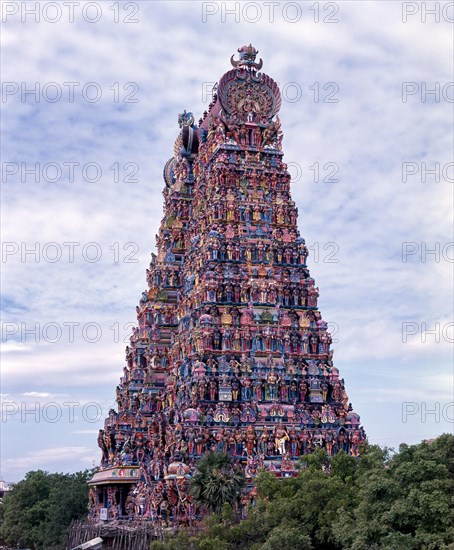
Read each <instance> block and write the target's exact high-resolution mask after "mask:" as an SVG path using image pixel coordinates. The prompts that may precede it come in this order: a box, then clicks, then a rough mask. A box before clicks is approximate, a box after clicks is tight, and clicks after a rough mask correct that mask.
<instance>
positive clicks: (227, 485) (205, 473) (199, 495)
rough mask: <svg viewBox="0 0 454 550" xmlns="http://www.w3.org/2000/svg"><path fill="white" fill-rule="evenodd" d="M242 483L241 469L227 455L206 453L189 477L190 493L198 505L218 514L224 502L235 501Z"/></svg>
mask: <svg viewBox="0 0 454 550" xmlns="http://www.w3.org/2000/svg"><path fill="white" fill-rule="evenodd" d="M244 483H245V476H244V473H243V471H242V470H241V469H240V468H236V467H235V466H234V464H233V463H232V460H231V458H230V457H229V455H227V454H226V453H218V452H216V453H207V454H206V455H205V456H204V457H203V458H202V459H201V460H200V462H199V463H198V465H197V470H196V472H195V474H194V475H193V477H192V479H191V493H192V495H193V496H194V500H195V502H196V503H197V504H198V505H199V506H202V507H203V508H205V509H206V510H208V511H210V512H214V513H215V514H220V512H221V510H222V507H223V505H224V504H225V503H228V504H231V505H233V504H234V503H235V502H237V500H238V499H239V497H240V494H241V489H242V488H243V486H244Z"/></svg>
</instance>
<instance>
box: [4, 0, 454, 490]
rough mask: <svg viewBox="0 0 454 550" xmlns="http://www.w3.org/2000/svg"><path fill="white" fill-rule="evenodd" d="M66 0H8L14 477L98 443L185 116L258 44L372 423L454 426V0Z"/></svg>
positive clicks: (348, 365)
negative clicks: (278, 98)
mask: <svg viewBox="0 0 454 550" xmlns="http://www.w3.org/2000/svg"><path fill="white" fill-rule="evenodd" d="M66 4H68V5H67V6H63V5H62V4H57V3H55V2H45V1H42V2H39V3H36V5H37V6H38V9H37V11H36V12H35V13H33V12H29V11H26V9H30V10H33V9H34V6H35V2H31V3H19V2H7V1H5V2H3V4H2V19H3V23H2V50H3V57H2V69H3V70H2V80H3V83H2V97H1V101H2V104H1V108H2V113H3V117H2V138H3V140H2V239H3V243H2V280H1V283H2V379H1V393H2V402H3V403H2V422H1V424H0V427H1V432H2V434H1V435H2V445H1V449H2V456H1V462H2V470H1V472H0V478H3V479H5V480H6V481H15V480H18V479H20V478H21V477H22V476H23V475H24V474H25V473H26V472H27V471H29V470H31V469H38V468H41V469H45V470H49V471H75V470H79V469H83V468H86V467H91V466H92V465H93V464H94V463H98V461H99V457H100V453H99V450H98V449H97V445H96V433H97V430H98V429H99V428H100V427H101V426H102V422H103V417H104V415H105V414H106V413H107V411H108V409H109V408H110V407H111V406H113V404H114V395H115V386H116V384H117V383H118V380H119V377H120V375H121V372H122V368H123V364H124V347H125V344H126V342H127V338H128V335H129V332H130V328H131V326H132V324H131V323H132V322H133V321H134V317H135V306H136V304H137V303H138V299H139V297H140V294H141V292H142V291H143V290H144V289H145V287H146V284H145V269H146V267H147V266H148V262H149V258H150V252H152V251H153V250H154V238H155V234H156V232H157V229H158V225H159V223H160V219H161V216H162V195H161V191H162V187H163V180H162V169H163V166H164V164H165V162H166V161H167V160H168V158H169V157H170V156H171V155H172V151H173V143H174V140H175V137H176V135H177V133H178V126H177V114H178V113H180V112H182V111H183V109H187V110H189V111H193V112H194V114H195V116H196V120H198V118H199V116H200V115H201V114H202V113H203V111H204V110H205V109H206V108H207V106H208V103H209V101H210V95H209V90H210V89H211V86H212V85H213V84H214V83H215V82H216V81H217V80H219V78H220V77H221V76H222V74H223V73H224V72H226V71H227V70H229V67H230V63H229V58H230V56H231V55H232V54H233V53H235V52H236V51H237V48H238V47H240V46H242V45H243V44H249V43H250V42H252V44H253V45H254V46H255V47H256V48H258V49H259V52H260V53H259V57H262V58H263V61H264V67H263V71H264V72H266V73H267V74H269V75H270V76H272V77H273V78H274V79H275V80H276V81H277V82H279V84H280V86H281V89H282V91H283V96H284V101H283V105H282V109H281V122H282V126H283V130H284V152H285V160H286V162H288V164H289V169H290V172H291V173H292V177H293V184H292V193H293V198H294V199H295V201H296V202H297V205H298V208H299V227H300V230H301V233H302V235H303V236H304V237H305V238H306V242H307V243H308V245H309V247H310V258H309V260H310V264H309V265H310V269H311V274H312V275H313V276H314V277H315V278H316V281H317V284H318V286H319V287H320V301H319V305H320V308H321V311H322V314H323V317H324V318H325V319H326V320H327V321H328V322H330V326H331V329H332V332H333V338H334V340H335V341H336V344H335V346H334V349H335V355H334V358H335V362H336V365H337V367H338V368H339V370H340V371H341V375H342V376H343V377H344V378H345V380H346V386H347V391H348V393H349V396H350V399H351V401H352V403H353V405H354V408H355V410H356V411H357V412H358V413H359V414H360V415H361V418H362V422H363V424H364V426H365V429H366V431H367V433H368V436H369V439H370V441H371V442H372V443H378V444H381V445H388V446H393V447H397V446H398V445H399V444H400V443H401V442H407V443H416V442H419V441H420V440H421V439H424V438H429V437H434V436H437V435H439V434H441V433H443V432H452V428H453V424H452V419H453V416H454V411H453V407H452V403H453V400H454V398H453V351H452V350H453V347H452V342H453V339H454V336H453V325H452V313H453V312H452V303H453V292H452V291H453V289H452V275H453V257H454V248H453V246H452V242H453V240H454V239H453V220H452V203H453V180H454V169H453V164H452V147H453V133H452V132H453V130H452V128H453V126H452V123H453V97H454V88H453V83H452V81H453V80H454V78H453V65H452V59H453V57H452V53H453V52H452V44H453V41H452V39H453V30H452V25H451V23H450V22H452V19H453V17H454V14H453V9H452V2H451V3H447V2H437V3H435V2H426V3H425V4H426V9H429V8H430V7H431V6H432V4H433V6H438V8H436V10H437V13H433V14H431V13H424V12H423V4H420V3H416V2H403V3H401V2H398V1H374V2H355V1H338V2H315V3H314V2H313V1H312V0H311V1H310V2H305V1H304V2H303V1H300V2H285V1H282V2H277V1H275V2H264V3H261V2H241V3H240V2H195V1H187V2H178V1H163V2H160V1H152V2H151V1H150V2H145V1H140V2H113V1H110V0H106V1H104V0H103V1H98V2H83V1H80V2H72V3H71V2H70V3H66ZM24 6H25V7H24ZM33 170H35V172H36V173H33ZM450 243H451V244H450ZM33 250H34V251H35V253H34V254H33V253H31V252H30V251H33ZM431 251H432V252H431ZM431 411H432V412H431Z"/></svg>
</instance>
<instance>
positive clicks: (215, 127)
mask: <svg viewBox="0 0 454 550" xmlns="http://www.w3.org/2000/svg"><path fill="white" fill-rule="evenodd" d="M238 52H239V60H237V61H236V60H234V56H232V58H231V63H232V65H233V69H231V70H230V71H228V72H227V73H225V74H224V75H223V76H222V78H221V79H220V81H219V83H218V84H217V87H216V93H215V95H214V97H213V101H212V103H211V104H210V107H209V110H208V112H205V113H204V115H203V118H202V119H200V121H199V123H198V125H197V126H196V125H195V120H194V116H193V114H192V113H186V111H185V112H184V113H183V114H181V115H179V118H178V122H179V126H180V133H179V135H178V137H177V140H176V142H175V147H174V155H173V157H172V158H171V159H170V160H169V161H168V162H167V164H166V166H165V169H164V181H165V188H164V192H163V194H164V216H163V219H162V222H161V226H160V229H159V234H158V235H157V236H156V245H157V255H156V254H152V259H151V263H150V266H149V269H147V283H148V290H146V291H144V292H143V294H142V297H141V299H140V303H139V305H138V306H137V308H136V311H137V320H138V326H137V327H136V328H135V329H134V330H133V334H132V336H131V339H130V345H129V346H128V347H127V348H126V366H125V367H124V371H123V377H122V378H121V380H120V384H119V385H118V386H117V390H116V394H117V395H116V400H117V404H118V411H114V410H111V411H110V413H109V417H108V418H107V419H106V421H105V427H104V430H100V433H99V436H98V443H99V446H100V448H101V450H102V461H101V468H100V469H99V471H98V472H97V473H96V474H95V476H94V478H93V480H92V481H91V492H90V501H91V515H92V516H93V517H104V518H108V519H116V518H122V517H137V516H143V517H150V518H155V517H157V516H158V515H160V514H161V515H162V514H163V513H164V512H163V510H164V511H165V514H168V515H169V517H172V518H173V519H175V520H184V519H185V518H187V517H188V515H190V514H193V512H194V510H193V509H192V505H191V503H190V501H189V500H188V499H186V498H185V496H184V495H185V494H186V490H187V483H188V479H189V478H190V476H191V473H192V471H193V470H194V468H195V467H196V464H197V460H198V459H199V458H200V457H201V456H202V455H203V454H204V453H206V452H208V451H212V450H219V451H224V452H227V453H229V454H230V455H231V456H232V458H233V459H234V460H235V461H237V462H238V463H240V464H242V466H243V467H244V470H245V474H246V476H247V478H248V480H250V482H251V483H252V482H253V479H254V477H255V476H256V475H257V473H258V470H259V469H260V468H266V469H268V470H270V471H272V472H274V473H275V475H276V476H278V477H285V476H289V475H295V474H296V471H297V468H296V462H297V461H298V460H300V459H301V458H302V457H304V455H306V454H308V453H311V452H313V450H314V449H316V448H317V447H323V448H324V449H325V451H326V453H327V455H333V454H335V453H337V452H339V451H345V452H347V453H349V454H352V455H358V449H359V444H360V442H361V441H363V440H364V438H365V434H364V431H363V429H362V427H361V426H360V420H359V416H358V415H357V414H356V413H355V412H354V411H353V410H352V407H351V405H350V404H349V400H348V396H347V393H346V391H345V386H344V381H343V379H341V378H340V377H339V372H338V370H337V369H336V367H335V366H334V364H333V351H332V350H331V336H330V334H329V332H328V330H327V323H326V322H325V321H324V320H323V319H322V316H321V313H320V311H319V310H318V307H317V301H318V287H317V286H316V284H315V281H314V279H313V278H312V277H311V276H310V273H309V269H308V267H307V264H306V261H307V257H308V250H307V247H306V244H305V241H304V239H303V238H302V237H301V235H300V233H299V230H298V226H297V218H298V209H297V207H296V205H295V203H294V202H293V201H292V198H291V194H290V174H289V173H288V171H287V165H286V164H285V162H284V161H283V152H282V139H283V133H282V129H281V125H280V121H279V115H278V113H279V109H280V106H281V95H280V92H279V88H278V86H277V84H276V83H275V82H274V81H273V80H272V79H271V78H270V77H269V76H267V75H266V74H263V73H260V72H259V71H260V69H261V68H262V65H263V63H262V60H260V61H259V62H257V61H256V58H257V53H258V52H257V50H256V49H255V48H253V47H252V46H251V45H250V46H243V47H242V48H240V49H239V50H238Z"/></svg>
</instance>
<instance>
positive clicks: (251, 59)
mask: <svg viewBox="0 0 454 550" xmlns="http://www.w3.org/2000/svg"><path fill="white" fill-rule="evenodd" d="M238 53H239V54H240V59H239V61H235V60H234V59H233V55H232V57H231V58H230V63H231V64H232V65H233V66H234V67H237V68H242V69H249V70H251V69H255V70H257V71H260V69H261V68H262V67H263V60H262V59H260V61H259V62H258V63H256V62H255V58H256V56H257V54H258V53H259V51H258V50H256V49H255V48H254V46H253V45H252V44H249V46H243V47H241V48H238Z"/></svg>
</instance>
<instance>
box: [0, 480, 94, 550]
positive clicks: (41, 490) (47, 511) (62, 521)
mask: <svg viewBox="0 0 454 550" xmlns="http://www.w3.org/2000/svg"><path fill="white" fill-rule="evenodd" d="M91 476H92V472H91V471H88V470H87V471H85V472H78V473H76V474H57V473H54V474H49V473H48V472H44V471H42V470H37V471H34V472H28V473H27V475H26V476H25V479H23V480H22V481H20V482H19V483H16V484H14V485H13V487H12V490H11V492H10V493H9V494H8V495H7V496H6V497H5V499H4V504H3V521H2V524H1V526H0V537H1V538H2V539H4V540H5V541H6V542H7V543H8V544H11V545H15V544H18V543H19V544H20V545H21V546H24V545H27V546H30V547H32V548H36V549H46V550H52V549H53V548H55V549H58V548H62V544H63V545H64V541H65V538H66V531H67V528H68V526H69V524H70V523H71V521H72V520H73V519H79V518H82V517H84V516H85V515H86V514H87V505H88V487H87V481H88V479H90V477H91Z"/></svg>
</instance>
